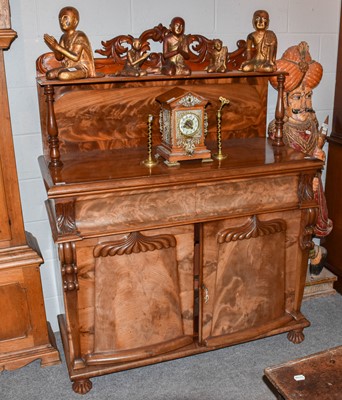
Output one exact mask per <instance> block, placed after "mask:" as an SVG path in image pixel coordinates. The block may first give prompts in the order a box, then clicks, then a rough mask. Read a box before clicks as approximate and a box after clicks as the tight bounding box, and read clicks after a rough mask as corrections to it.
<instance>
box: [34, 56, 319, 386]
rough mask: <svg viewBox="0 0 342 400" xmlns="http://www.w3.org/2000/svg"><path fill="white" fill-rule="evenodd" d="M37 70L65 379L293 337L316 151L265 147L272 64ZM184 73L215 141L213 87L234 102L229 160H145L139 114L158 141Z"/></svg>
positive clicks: (312, 207)
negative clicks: (146, 70)
mask: <svg viewBox="0 0 342 400" xmlns="http://www.w3.org/2000/svg"><path fill="white" fill-rule="evenodd" d="M43 59H45V56H43ZM40 61H42V59H41V60H40ZM99 64H100V61H99V60H97V67H99ZM39 65H44V63H41V62H40V63H38V66H39ZM106 65H107V66H108V63H107V64H106ZM38 72H39V73H38V78H37V87H38V98H39V105H40V114H41V127H42V142H43V147H44V155H42V156H41V157H40V158H39V163H40V168H41V171H42V176H43V179H44V182H45V186H46V190H47V201H46V205H47V209H48V214H49V218H50V224H51V230H52V235H53V238H54V240H55V242H56V243H57V244H58V247H59V258H60V262H61V274H62V280H63V285H64V303H65V314H64V315H61V316H59V323H60V329H61V334H62V340H63V346H64V350H65V354H66V359H67V364H68V369H69V375H70V379H71V380H72V381H73V389H74V391H76V392H78V393H86V392H87V391H89V390H90V389H91V382H90V378H92V377H95V376H98V375H102V374H107V373H111V372H115V371H120V370H123V369H130V368H134V367H138V366H143V365H147V364H151V363H157V362H160V361H166V360H170V359H174V358H178V357H183V356H188V355H191V354H197V353H202V352H206V351H210V350H213V349H217V348H220V347H224V346H228V345H232V344H237V343H241V342H244V341H248V340H253V339H257V338H261V337H265V336H269V335H273V334H277V333H282V332H289V333H288V338H289V339H290V340H291V341H293V342H295V343H299V342H301V341H302V340H303V339H304V335H303V333H302V331H303V328H305V327H306V326H308V325H309V322H308V321H307V319H306V318H305V317H304V316H303V315H302V314H301V311H300V307H301V301H302V297H303V290H304V285H305V278H306V272H307V264H308V252H309V249H310V248H311V246H312V241H311V235H312V232H313V226H314V224H315V221H316V216H317V215H316V212H317V204H316V203H315V201H314V199H313V192H312V179H313V177H314V176H315V174H316V172H317V170H319V169H321V168H322V162H321V161H318V160H311V159H310V160H308V159H305V157H304V155H303V154H301V153H298V152H296V151H294V150H293V149H290V148H287V147H284V146H279V145H274V144H280V142H281V133H282V131H281V129H282V118H283V107H282V100H281V99H282V94H281V90H280V95H279V98H278V105H277V112H276V115H277V118H278V125H279V132H280V135H279V137H278V139H279V140H278V141H277V143H274V142H272V141H271V140H269V139H266V138H265V132H266V111H267V110H266V104H267V88H268V78H269V76H270V75H272V74H267V73H242V72H240V71H230V72H228V73H224V74H219V73H217V74H215V73H213V74H210V76H209V75H208V74H207V73H205V72H204V71H195V72H193V74H192V75H191V76H177V77H165V76H161V75H147V76H144V77H138V78H136V77H134V78H132V77H120V76H109V75H105V76H103V77H100V78H90V79H83V80H79V81H68V82H62V81H57V80H56V81H54V80H46V79H45V77H44V76H42V75H41V74H42V72H43V71H42V70H41V69H39V71H38ZM276 75H277V76H278V80H279V85H280V86H281V84H282V82H283V79H284V77H283V75H282V74H281V73H276ZM180 86H181V87H182V88H183V89H185V90H187V89H188V90H189V91H191V93H195V94H198V95H200V96H203V97H205V98H206V99H208V100H209V102H210V106H208V107H207V108H206V112H207V121H208V134H207V137H206V145H207V147H208V148H209V149H210V150H211V151H212V152H213V153H214V152H215V151H216V150H217V147H216V146H217V142H216V129H217V121H216V112H217V109H218V107H219V105H220V102H219V96H225V97H227V98H228V99H229V100H230V106H229V108H228V107H227V109H226V110H225V112H224V113H223V117H222V133H223V149H222V150H223V152H224V153H225V154H227V155H228V157H227V158H226V159H224V160H220V161H218V160H214V161H213V162H211V163H204V162H202V161H201V160H188V161H183V162H181V163H180V165H179V166H177V167H168V166H167V165H165V163H164V162H163V161H162V159H159V163H158V165H157V166H155V167H153V168H148V167H146V166H145V165H144V164H143V163H142V161H143V160H145V159H146V158H147V120H148V116H149V114H152V115H153V116H154V120H153V125H152V131H153V146H154V148H155V146H157V145H159V144H160V132H159V126H158V115H159V105H158V103H157V102H156V100H155V99H156V98H157V97H158V96H160V95H161V94H163V93H165V92H167V91H169V90H170V89H172V88H174V87H180Z"/></svg>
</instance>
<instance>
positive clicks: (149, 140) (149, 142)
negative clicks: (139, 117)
mask: <svg viewBox="0 0 342 400" xmlns="http://www.w3.org/2000/svg"><path fill="white" fill-rule="evenodd" d="M152 121H153V115H152V114H149V116H148V120H147V126H148V134H147V154H148V158H147V159H146V160H144V161H143V162H142V163H143V164H144V165H145V166H146V167H149V168H152V167H154V166H155V165H157V164H158V161H155V160H153V158H152Z"/></svg>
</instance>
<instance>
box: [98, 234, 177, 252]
mask: <svg viewBox="0 0 342 400" xmlns="http://www.w3.org/2000/svg"><path fill="white" fill-rule="evenodd" d="M170 247H176V239H175V237H174V236H173V235H157V236H145V235H143V234H141V233H140V232H132V233H130V234H129V235H128V236H126V237H125V238H124V239H121V240H117V241H112V242H105V243H101V244H99V245H97V246H96V247H95V248H94V257H107V256H118V255H119V256H120V255H124V254H132V253H142V252H143V253H145V252H147V251H154V250H161V249H168V248H170Z"/></svg>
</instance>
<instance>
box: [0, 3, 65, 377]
mask: <svg viewBox="0 0 342 400" xmlns="http://www.w3.org/2000/svg"><path fill="white" fill-rule="evenodd" d="M0 5H1V7H0V315H1V323H0V371H1V370H4V369H6V370H12V369H16V368H19V367H22V366H24V365H26V364H28V363H30V362H31V361H34V360H37V359H40V360H41V365H42V366H47V365H53V364H56V363H59V362H60V358H59V352H58V350H57V349H56V345H55V338H54V335H53V332H52V331H51V328H50V325H49V324H48V323H47V321H46V315H45V308H44V299H43V293H42V286H41V280H40V271H39V266H40V265H41V264H42V262H43V259H42V257H41V255H40V252H39V248H38V244H37V242H36V240H35V239H34V238H33V237H32V235H30V234H29V233H27V232H25V230H24V224H23V218H22V211H21V204H20V195H19V187H18V178H17V173H16V165H15V158H14V148H13V140H12V130H11V124H10V113H9V104H8V94H7V85H6V75H5V65H4V50H7V49H8V48H9V46H10V44H11V42H12V41H13V40H14V39H15V37H16V32H15V31H14V30H12V29H11V26H10V10H9V4H8V1H6V0H2V1H1V2H0Z"/></svg>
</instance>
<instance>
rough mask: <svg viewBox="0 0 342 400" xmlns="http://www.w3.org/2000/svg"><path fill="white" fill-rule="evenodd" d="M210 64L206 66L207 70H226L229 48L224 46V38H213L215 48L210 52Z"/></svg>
mask: <svg viewBox="0 0 342 400" xmlns="http://www.w3.org/2000/svg"><path fill="white" fill-rule="evenodd" d="M210 56H211V57H210V61H209V65H208V66H207V67H206V70H207V72H226V71H227V58H228V48H227V46H223V44H222V40H220V39H214V40H213V49H212V50H211V52H210Z"/></svg>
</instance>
